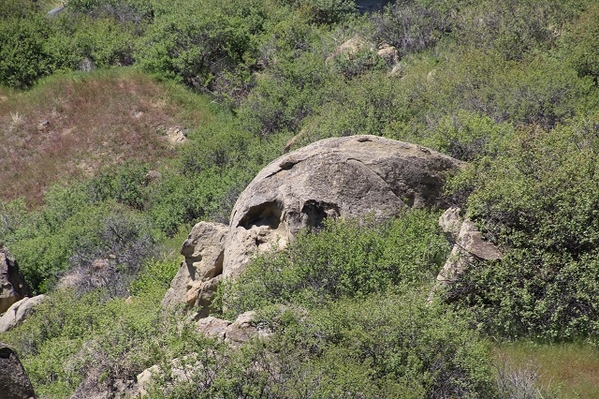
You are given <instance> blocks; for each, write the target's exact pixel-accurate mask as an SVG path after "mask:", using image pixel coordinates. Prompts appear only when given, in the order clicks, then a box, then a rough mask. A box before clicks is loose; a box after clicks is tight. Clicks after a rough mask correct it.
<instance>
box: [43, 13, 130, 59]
mask: <svg viewBox="0 0 599 399" xmlns="http://www.w3.org/2000/svg"><path fill="white" fill-rule="evenodd" d="M69 5H70V4H69ZM52 28H53V35H52V36H51V37H49V38H48V45H47V46H48V48H49V49H50V51H51V52H52V59H53V62H54V68H55V69H56V70H76V69H85V65H84V62H88V63H91V65H92V66H93V67H97V68H106V67H110V66H126V65H131V64H133V52H134V47H135V43H136V42H137V34H136V32H135V30H134V29H135V26H134V25H133V24H125V23H120V22H118V21H115V20H114V19H112V18H108V17H103V18H92V17H89V16H86V15H78V14H71V13H68V14H59V15H58V16H57V17H56V18H55V19H54V20H53V21H52Z"/></svg>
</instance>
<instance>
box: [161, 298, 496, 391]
mask: <svg viewBox="0 0 599 399" xmlns="http://www.w3.org/2000/svg"><path fill="white" fill-rule="evenodd" d="M419 297H420V298H422V297H421V295H419V294H415V293H412V294H408V295H402V296H398V295H393V294H389V293H379V294H375V295H372V296H369V297H368V298H363V300H362V301H360V302H355V301H351V300H341V301H338V302H334V303H325V304H321V305H320V306H319V307H318V308H315V309H313V310H310V311H306V310H301V309H299V308H295V307H287V308H283V309H281V308H278V307H275V308H269V309H265V310H264V311H263V312H262V314H261V316H259V317H260V323H261V325H262V326H264V327H268V328H270V329H272V330H273V335H272V336H271V337H270V338H268V339H266V340H263V341H253V342H250V344H248V345H245V346H244V347H242V348H241V349H238V350H236V351H234V352H231V353H230V354H229V356H223V357H222V358H219V357H216V358H215V359H214V358H213V359H212V361H210V360H208V361H207V362H206V364H208V365H210V371H212V372H209V371H208V370H206V368H205V367H201V366H199V367H198V366H196V367H195V370H196V371H195V372H193V371H192V372H191V373H189V374H187V375H186V377H187V381H189V382H187V381H184V382H182V383H180V385H179V387H178V388H179V389H178V390H177V391H176V392H175V393H173V395H171V396H170V397H173V398H174V397H177V398H209V397H223V398H238V397H246V398H273V399H274V398H289V399H291V398H304V397H306V396H309V397H315V398H331V397H332V398H353V397H360V398H381V397H401V398H431V399H432V398H439V397H460V398H479V397H485V398H494V397H496V389H495V381H494V375H493V373H492V369H491V367H490V364H489V361H488V357H487V348H486V345H485V343H484V342H483V341H482V340H481V339H480V337H479V336H478V335H477V334H476V333H475V332H473V331H471V330H469V329H468V327H467V325H466V324H465V323H464V321H463V320H460V319H459V317H458V316H457V315H456V314H455V313H453V312H451V311H450V310H448V309H444V308H442V307H439V306H437V305H433V304H429V305H427V304H425V303H424V301H423V300H422V299H420V298H419ZM201 356H204V355H201ZM190 369H191V370H194V368H193V367H192V368H190Z"/></svg>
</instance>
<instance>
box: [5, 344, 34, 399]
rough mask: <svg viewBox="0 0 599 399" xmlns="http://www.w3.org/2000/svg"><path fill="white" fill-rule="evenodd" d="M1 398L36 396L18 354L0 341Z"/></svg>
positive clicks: (11, 398) (18, 398)
mask: <svg viewBox="0 0 599 399" xmlns="http://www.w3.org/2000/svg"><path fill="white" fill-rule="evenodd" d="M0 398H1V399H29V398H35V392H34V391H33V386H32V385H31V381H29V377H28V376H27V373H25V369H24V368H23V365H22V364H21V362H20V361H19V358H18V357H17V354H16V353H15V352H14V351H13V350H12V349H11V348H10V347H8V346H7V345H6V344H4V343H2V342H0Z"/></svg>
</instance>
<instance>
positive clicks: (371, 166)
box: [223, 136, 462, 277]
mask: <svg viewBox="0 0 599 399" xmlns="http://www.w3.org/2000/svg"><path fill="white" fill-rule="evenodd" d="M461 165H462V163H461V162H460V161H458V160H456V159H454V158H451V157H449V156H446V155H443V154H440V153H438V152H436V151H432V150H429V149H427V148H423V147H420V146H416V145H413V144H409V143H404V142H400V141H396V140H389V139H385V138H381V137H377V136H351V137H341V138H332V139H326V140H321V141H318V142H316V143H313V144H311V145H309V146H307V147H303V148H300V149H298V150H296V151H293V152H291V153H289V154H286V155H284V156H282V157H280V158H278V159H276V160H275V161H273V162H272V163H270V164H269V165H268V166H266V167H265V168H264V169H263V170H262V171H261V172H260V173H259V174H258V176H256V178H255V179H254V180H253V181H252V182H251V183H250V184H249V186H248V187H247V188H246V189H245V190H244V191H243V193H242V194H241V196H240V197H239V199H238V201H237V203H236V205H235V207H234V209H233V211H232V214H231V224H230V226H229V232H228V235H227V238H226V241H225V252H224V264H223V274H224V275H225V277H230V276H235V275H237V274H238V273H239V272H240V271H241V270H242V269H243V268H244V266H245V265H246V264H247V262H248V261H249V259H250V255H251V254H252V253H255V252H256V251H258V252H262V251H268V250H270V249H271V248H273V247H275V248H276V247H279V248H281V247H284V246H285V245H287V244H288V243H289V242H290V241H292V240H293V237H294V236H295V234H297V232H299V231H300V230H301V229H304V228H308V229H315V228H318V227H319V226H320V225H321V224H322V222H323V220H324V219H326V218H330V217H333V218H335V217H342V218H361V217H364V216H365V215H368V214H372V215H373V216H374V217H375V218H377V219H381V220H382V219H388V218H391V217H393V216H397V215H399V214H400V213H401V212H402V211H403V210H404V209H406V208H407V207H424V206H440V207H444V206H445V203H444V199H443V197H442V195H441V194H442V187H443V183H444V181H445V178H446V174H447V173H448V172H454V171H456V170H457V169H458V168H460V167H461Z"/></svg>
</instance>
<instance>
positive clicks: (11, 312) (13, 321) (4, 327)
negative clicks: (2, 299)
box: [0, 295, 46, 333]
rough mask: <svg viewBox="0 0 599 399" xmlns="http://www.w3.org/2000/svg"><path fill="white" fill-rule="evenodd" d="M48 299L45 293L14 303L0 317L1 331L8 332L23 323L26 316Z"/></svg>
mask: <svg viewBox="0 0 599 399" xmlns="http://www.w3.org/2000/svg"><path fill="white" fill-rule="evenodd" d="M45 299H46V296H45V295H38V296H34V297H33V298H29V297H26V298H23V299H21V300H20V301H18V302H15V303H13V304H12V306H11V307H10V308H8V310H7V311H6V312H5V313H4V314H3V315H2V317H0V333H3V332H6V331H8V330H10V329H11V328H13V327H16V326H18V325H19V324H21V323H22V322H23V321H24V320H25V318H27V317H28V316H29V315H30V314H32V313H33V311H34V308H35V307H36V306H38V305H39V304H41V303H42V302H43V301H44V300H45Z"/></svg>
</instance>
